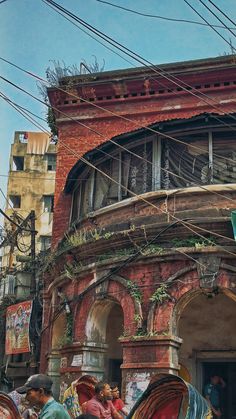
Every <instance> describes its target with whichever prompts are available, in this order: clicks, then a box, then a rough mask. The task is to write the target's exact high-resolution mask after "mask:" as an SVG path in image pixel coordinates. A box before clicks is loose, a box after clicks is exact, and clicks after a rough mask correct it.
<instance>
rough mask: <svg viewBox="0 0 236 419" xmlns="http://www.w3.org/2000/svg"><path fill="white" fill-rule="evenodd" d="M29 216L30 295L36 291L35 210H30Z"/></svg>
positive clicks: (33, 294)
mask: <svg viewBox="0 0 236 419" xmlns="http://www.w3.org/2000/svg"><path fill="white" fill-rule="evenodd" d="M29 218H30V230H31V232H30V234H31V263H32V278H31V286H30V294H31V296H32V297H34V296H35V294H36V293H37V283H36V266H35V256H36V252H35V236H36V234H37V232H36V231H35V211H33V210H32V211H31V212H30V214H29Z"/></svg>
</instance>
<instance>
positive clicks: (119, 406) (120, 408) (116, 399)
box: [111, 383, 129, 416]
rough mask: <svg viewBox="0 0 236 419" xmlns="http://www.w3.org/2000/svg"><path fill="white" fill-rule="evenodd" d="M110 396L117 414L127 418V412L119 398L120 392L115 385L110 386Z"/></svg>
mask: <svg viewBox="0 0 236 419" xmlns="http://www.w3.org/2000/svg"><path fill="white" fill-rule="evenodd" d="M111 394H112V404H113V406H114V407H115V409H116V410H117V412H119V413H121V414H123V415H124V416H127V415H128V413H129V412H128V410H127V409H126V407H125V404H124V402H123V400H122V399H121V398H120V390H119V387H118V384H117V383H112V384H111Z"/></svg>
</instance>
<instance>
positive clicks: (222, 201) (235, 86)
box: [41, 57, 236, 392]
mask: <svg viewBox="0 0 236 419" xmlns="http://www.w3.org/2000/svg"><path fill="white" fill-rule="evenodd" d="M234 69H235V63H234V58H232V57H223V58H222V57H221V58H218V59H212V60H202V61H196V62H190V63H182V64H181V63H180V64H176V65H167V66H162V71H165V72H168V78H170V79H171V80H167V76H160V75H159V76H158V75H157V74H155V73H154V74H152V73H151V71H150V70H146V69H139V70H137V69H135V70H124V71H122V70H120V71H118V72H107V73H101V74H99V75H96V77H93V76H92V75H91V76H90V75H89V76H83V77H86V79H84V78H83V77H82V76H81V77H78V78H75V79H74V80H72V82H71V83H70V84H69V82H68V80H66V79H65V80H64V81H63V82H62V83H61V85H60V88H61V89H65V90H66V91H65V92H63V91H62V90H60V89H59V90H58V89H56V88H52V89H50V90H49V98H50V102H51V104H52V106H53V107H55V108H57V109H58V111H57V112H56V117H57V125H58V129H59V143H58V158H57V176H56V179H57V181H56V192H55V214H54V225H53V246H54V250H56V249H57V245H58V243H59V242H60V241H61V244H60V246H61V247H59V248H58V249H57V256H56V257H55V258H54V260H53V262H52V263H51V265H50V267H49V269H48V270H47V272H46V273H45V275H44V276H45V284H47V289H46V290H45V308H44V327H45V331H44V334H43V338H42V357H41V370H42V371H45V370H46V369H47V368H48V369H49V373H50V374H51V375H56V376H57V377H58V380H59V377H60V376H61V377H63V379H65V380H67V381H71V380H72V379H73V378H74V377H75V376H78V374H80V373H85V372H87V373H90V374H95V375H97V376H98V377H102V376H103V375H104V371H105V370H106V371H109V365H108V361H109V362H111V361H112V362H113V363H114V365H115V362H116V358H115V354H116V350H117V351H122V355H121V358H122V365H121V369H122V376H123V390H124V392H126V390H127V389H128V388H129V385H130V383H132V382H134V381H135V380H136V381H137V382H140V383H141V382H142V383H144V382H146V381H148V379H149V378H150V375H152V374H154V373H156V372H163V371H165V372H167V371H168V372H175V373H177V372H178V370H179V368H180V366H179V362H180V361H179V351H180V347H181V342H182V337H181V335H180V334H179V327H178V322H179V319H180V317H181V313H182V311H183V310H184V309H185V307H186V306H187V305H188V303H189V302H190V301H191V300H192V299H193V298H197V297H198V296H199V295H202V294H204V295H208V294H209V296H214V295H216V293H219V292H220V293H223V294H224V295H227V296H229V297H230V298H233V299H234V298H235V295H234V275H235V268H234V263H235V262H234V260H235V259H234V253H235V246H234V243H233V236H232V231H231V226H230V222H229V215H230V211H231V210H232V209H234V208H235V204H234V202H235V197H236V189H235V187H230V188H228V187H227V186H226V185H210V186H209V187H208V189H204V188H201V187H197V186H196V187H190V188H188V189H185V190H179V191H178V193H175V194H172V193H171V191H169V192H167V191H154V192H150V193H149V195H145V196H146V198H145V200H143V199H142V198H140V197H139V196H138V197H136V198H130V199H127V200H126V201H125V200H124V201H121V202H118V203H117V204H115V205H112V206H111V207H110V208H109V207H107V208H103V209H102V210H99V211H98V212H97V213H96V212H94V213H93V214H92V215H90V216H89V217H88V218H86V217H85V218H84V219H83V220H82V221H81V222H80V223H79V224H77V227H76V228H77V233H78V232H80V234H81V235H82V236H83V234H85V231H86V232H88V231H91V232H92V233H93V234H97V237H96V238H94V237H93V239H91V237H90V240H84V241H83V242H80V243H78V244H77V245H75V246H74V247H73V248H70V249H69V250H68V249H67V248H66V247H64V250H63V247H62V246H63V243H64V242H65V239H63V236H64V233H66V232H68V231H69V233H68V236H70V235H73V234H74V233H75V228H74V229H73V231H72V230H70V215H71V205H72V194H71V193H68V192H66V191H65V190H64V187H65V184H66V181H67V179H68V175H69V173H70V171H71V169H72V168H73V167H74V166H75V164H76V163H77V161H78V160H79V159H80V157H82V156H84V155H85V154H86V153H87V152H88V151H91V150H95V148H97V147H99V146H100V145H101V144H102V143H105V142H107V141H109V140H115V141H119V136H121V135H122V134H125V133H130V132H132V131H134V132H135V131H136V132H137V131H138V129H140V128H143V127H147V126H149V127H150V126H153V125H152V124H155V123H158V122H162V123H163V124H165V122H167V121H171V120H176V121H184V120H191V118H193V117H194V116H196V115H200V114H210V113H215V114H218V115H220V114H224V113H225V112H231V111H232V109H231V108H233V102H235V100H236V81H235V78H234V72H235V70H234ZM165 74H166V73H165ZM170 74H171V76H170ZM174 77H175V79H174ZM176 78H178V80H177V79H176ZM173 79H174V80H175V82H176V83H177V85H176V84H174V82H173ZM70 81H71V80H70ZM184 83H185V84H184ZM180 85H181V86H183V87H180ZM190 85H191V86H193V88H192V89H191V90H192V93H193V95H192V94H191V93H190V92H189V90H190V88H189V86H190ZM186 89H187V90H186ZM198 92H201V94H203V95H202V96H201V97H199V93H198ZM206 95H207V96H206ZM78 96H79V97H81V98H82V99H79V98H78ZM83 99H84V100H86V102H85V101H83ZM87 101H88V102H89V101H90V102H91V103H88V102H87ZM216 102H217V103H216ZM94 105H95V106H94ZM212 106H213V107H212ZM102 108H105V109H106V110H108V111H109V112H107V111H105V110H104V109H102ZM113 113H115V114H116V115H113ZM119 116H123V117H124V118H127V119H129V121H128V120H125V119H123V120H122V119H121V118H119ZM83 124H85V125H86V127H85V126H83ZM203 124H206V122H205V121H204V122H203ZM215 124H216V123H215ZM156 129H157V128H156ZM158 129H159V131H160V130H161V129H162V127H161V125H159V126H158ZM158 129H157V130H158ZM176 129H177V128H176ZM209 129H210V128H209ZM211 129H212V126H211ZM214 129H215V128H214ZM217 129H218V128H217ZM191 132H192V131H191ZM170 135H171V136H172V135H174V134H170ZM127 141H129V140H128V139H127ZM71 173H72V174H70V176H73V172H71ZM186 218H187V219H190V220H194V221H193V224H192V222H191V224H190V225H186V224H183V223H182V222H179V223H177V225H176V226H175V227H170V228H169V229H167V230H166V231H165V232H164V233H163V234H161V235H160V238H159V240H158V246H159V248H158V246H156V247H155V249H154V250H153V254H152V253H151V252H149V253H145V251H143V252H140V254H139V255H137V256H136V257H135V258H134V260H131V261H130V262H129V263H126V262H127V258H128V255H129V253H126V250H127V252H128V250H129V249H130V247H132V248H133V249H136V250H137V249H140V246H144V244H145V243H147V241H149V240H152V239H153V238H154V237H155V236H156V235H157V234H158V233H161V231H162V230H163V228H165V227H167V226H168V225H170V224H171V223H173V222H174V221H177V220H178V219H186ZM193 227H194V228H193ZM198 228H200V230H199V229H198ZM103 229H104V230H103ZM202 229H203V230H202ZM212 231H213V232H216V233H217V234H219V235H221V236H224V237H225V238H224V237H220V236H217V240H218V241H217V240H216V243H215V244H216V245H215V246H211V244H210V243H209V242H207V243H204V244H202V242H201V239H200V238H199V241H200V242H201V243H200V244H199V243H197V246H195V245H194V244H193V245H191V244H188V242H186V240H188V239H189V237H190V236H193V235H194V234H198V233H200V234H203V236H204V235H205V236H207V237H209V234H208V233H209V232H212ZM92 233H91V234H92ZM82 236H81V237H82ZM197 237H199V236H197ZM227 237H228V238H229V241H227ZM62 239H63V240H62ZM176 239H178V240H179V244H175V243H177V242H176V241H175V240H176ZM203 239H204V237H203ZM81 240H82V239H81ZM181 240H182V242H181ZM184 240H185V242H186V243H187V244H184V243H185V242H184ZM208 241H209V239H208ZM171 243H172V245H171ZM222 247H224V248H225V249H227V251H224V249H223V248H222ZM109 252H110V253H112V252H113V255H112V254H109ZM106 254H107V255H108V254H109V256H107V257H104V255H106ZM102 257H103V259H102ZM122 263H123V266H122V265H121V264H122ZM210 264H212V265H213V266H214V275H215V276H211V277H210V281H211V282H210V283H208V282H207V278H208V277H207V275H210V274H211V272H212V271H211V269H210V267H209V266H210ZM72 268H73V269H72ZM68 269H72V271H70V272H68ZM204 269H205V271H204ZM204 281H205V282H204ZM161 284H167V288H166V289H165V290H167V295H166V296H164V297H163V295H162V294H161V296H160V295H159V294H158V295H156V294H155V292H156V291H157V290H159V292H160V293H161V292H162V291H163V289H162V291H161V289H160V286H161ZM165 290H164V291H165ZM162 298H163V299H162ZM63 301H64V302H65V301H68V303H69V306H70V310H71V314H72V318H73V319H72V320H73V333H72V342H70V344H68V343H67V344H66V343H65V342H64V344H62V345H59V343H58V344H54V347H53V345H52V344H51V342H52V341H53V339H54V337H55V334H57V333H58V330H59V328H60V326H56V324H57V323H56V322H58V325H59V322H60V321H62V323H63V321H64V320H65V319H64V320H62V319H61V320H60V316H61V317H63V316H64V318H65V313H64V311H63V310H62V311H61V313H59V314H60V315H58V316H57V309H56V308H58V307H60V304H62V303H63ZM63 313H64V314H63ZM113 318H114V323H113V326H111V324H110V323H109V321H110V320H111V319H113ZM118 318H119V319H120V320H119V321H118V320H117V321H116V320H115V319H118ZM121 318H122V319H121ZM119 322H120V323H119ZM122 323H123V324H122ZM119 325H120V326H119ZM121 325H122V328H123V330H122V333H121V335H122V336H121V337H120V339H118V337H119V336H117V335H116V339H115V340H116V343H115V344H114V345H118V346H117V348H118V349H115V348H116V346H114V347H113V346H112V345H113V344H112V343H111V342H112V339H113V340H114V335H112V333H113V332H112V331H111V329H112V327H114V329H115V330H116V333H118V329H119V327H121ZM118 326H119V327H118ZM56 327H58V329H56ZM56 330H57V331H56ZM114 333H115V332H114ZM117 342H118V343H117ZM112 351H113V352H112ZM109 354H110V355H109ZM75 355H81V358H80V361H79V362H78V364H76V362H75V358H74V356H75ZM112 357H113V358H112ZM183 357H184V355H183ZM121 358H119V359H118V358H117V362H118V361H120V359H121ZM186 362H187V363H188V361H186ZM140 385H141V384H140ZM142 385H144V384H142Z"/></svg>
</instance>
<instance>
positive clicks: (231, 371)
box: [202, 362, 236, 419]
mask: <svg viewBox="0 0 236 419" xmlns="http://www.w3.org/2000/svg"><path fill="white" fill-rule="evenodd" d="M202 367H203V388H204V386H205V384H207V383H209V382H210V377H211V376H212V375H219V376H220V377H222V378H223V380H224V381H225V383H226V387H225V388H224V389H222V390H221V408H222V411H223V416H222V419H236V362H203V363H202ZM202 391H203V389H202Z"/></svg>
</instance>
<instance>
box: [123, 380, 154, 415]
mask: <svg viewBox="0 0 236 419" xmlns="http://www.w3.org/2000/svg"><path fill="white" fill-rule="evenodd" d="M149 381H150V374H149V373H146V372H143V373H134V374H132V375H128V374H127V384H126V397H125V404H126V405H127V406H129V408H130V409H131V408H132V407H133V405H134V404H135V402H136V401H137V400H138V399H139V398H140V397H141V395H142V394H143V392H144V391H145V390H146V388H147V386H148V384H149Z"/></svg>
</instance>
